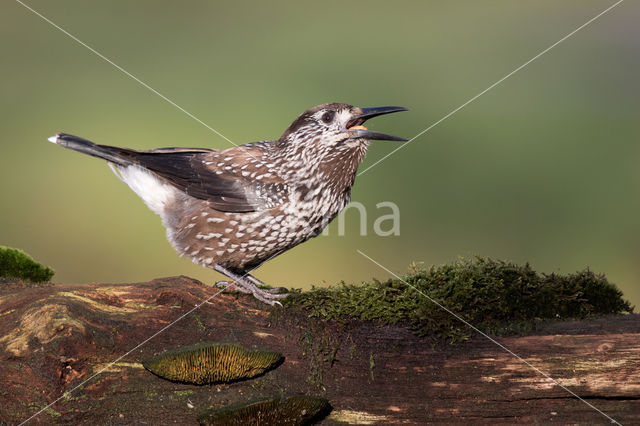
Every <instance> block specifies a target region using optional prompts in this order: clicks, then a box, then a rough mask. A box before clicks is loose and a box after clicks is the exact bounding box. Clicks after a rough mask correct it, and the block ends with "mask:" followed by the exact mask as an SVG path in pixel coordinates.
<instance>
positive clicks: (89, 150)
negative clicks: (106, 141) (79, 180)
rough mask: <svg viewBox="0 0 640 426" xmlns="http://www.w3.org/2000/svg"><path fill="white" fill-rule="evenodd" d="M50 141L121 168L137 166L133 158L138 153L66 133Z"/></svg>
mask: <svg viewBox="0 0 640 426" xmlns="http://www.w3.org/2000/svg"><path fill="white" fill-rule="evenodd" d="M49 141H50V142H53V143H55V144H58V145H60V146H63V147H65V148H69V149H72V150H74V151H78V152H81V153H83V154H87V155H91V156H93V157H98V158H102V159H104V160H107V161H109V162H111V163H114V164H117V165H119V166H130V165H132V164H135V161H133V158H134V157H135V153H136V151H133V150H130V149H126V148H118V147H115V146H108V145H98V144H96V143H93V142H91V141H88V140H86V139H83V138H80V137H78V136H73V135H68V134H66V133H58V134H57V135H55V136H51V137H50V138H49Z"/></svg>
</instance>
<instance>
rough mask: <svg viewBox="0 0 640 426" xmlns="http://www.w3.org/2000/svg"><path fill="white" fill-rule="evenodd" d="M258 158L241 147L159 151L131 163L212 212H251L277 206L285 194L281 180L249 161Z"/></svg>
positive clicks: (251, 151) (142, 156) (250, 151)
mask: <svg viewBox="0 0 640 426" xmlns="http://www.w3.org/2000/svg"><path fill="white" fill-rule="evenodd" d="M261 156H262V152H259V151H258V150H256V149H255V148H251V147H247V148H245V147H244V146H240V147H237V148H232V149H229V150H225V151H202V150H197V151H193V150H184V149H177V150H175V151H174V150H170V149H162V150H153V151H149V152H139V153H137V155H135V156H134V157H135V160H134V161H135V162H136V163H137V164H139V165H141V166H143V167H144V168H146V169H148V170H151V171H153V172H154V173H156V174H157V175H159V176H161V177H163V178H164V179H165V180H167V181H168V182H169V183H171V184H172V185H174V186H176V187H177V188H179V189H181V190H182V191H184V192H186V193H187V194H189V195H191V196H192V197H195V198H199V199H202V200H206V201H208V202H209V204H210V205H211V207H212V208H213V209H216V210H219V211H223V212H252V211H256V210H260V209H263V208H270V207H273V206H275V205H277V204H280V203H281V202H282V201H284V196H286V192H287V187H286V185H285V184H284V182H283V181H282V179H280V178H279V177H278V176H276V175H274V174H273V173H267V171H266V166H265V165H263V164H262V163H261V162H259V161H257V162H253V163H252V162H251V160H254V159H256V158H260V157H261ZM226 158H231V159H230V160H227V161H225V159H226ZM245 165H246V167H245V168H244V169H242V167H243V166H245ZM247 170H252V171H251V173H249V172H247ZM243 172H244V175H243ZM254 172H255V173H256V174H253V173H254ZM252 174H253V176H252ZM265 174H268V176H266V175H265ZM255 176H262V178H261V179H260V180H256V179H255Z"/></svg>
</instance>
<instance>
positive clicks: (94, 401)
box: [0, 277, 640, 424]
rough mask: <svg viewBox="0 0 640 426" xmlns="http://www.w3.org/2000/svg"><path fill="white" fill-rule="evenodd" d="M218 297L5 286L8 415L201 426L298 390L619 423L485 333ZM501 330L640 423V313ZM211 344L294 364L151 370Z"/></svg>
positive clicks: (373, 418) (1, 311)
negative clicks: (212, 378) (181, 379)
mask: <svg viewBox="0 0 640 426" xmlns="http://www.w3.org/2000/svg"><path fill="white" fill-rule="evenodd" d="M218 292H219V290H218V289H215V288H212V287H210V286H205V285H203V284H202V283H200V282H198V281H196V280H193V279H191V278H187V277H172V278H163V279H157V280H153V281H151V282H147V283H135V284H80V285H72V284H50V285H45V286H28V285H24V284H22V283H3V284H2V287H1V288H0V351H1V352H0V354H1V356H2V361H3V362H2V366H3V368H2V370H1V372H0V382H1V383H2V386H1V387H0V421H1V422H4V423H8V424H18V423H20V422H22V421H24V420H27V419H29V418H30V417H31V416H33V415H34V414H36V413H37V412H39V411H40V410H41V409H42V408H44V407H45V406H47V405H48V404H50V403H51V402H53V401H56V400H57V399H58V398H60V397H62V398H61V399H60V400H59V401H57V402H56V403H55V404H53V405H52V406H51V407H50V408H47V409H46V410H44V411H43V412H41V413H39V414H38V415H37V416H36V417H33V418H32V419H31V420H30V423H31V424H51V423H56V424H105V423H113V424H132V423H134V424H169V423H178V424H195V423H196V418H197V417H198V415H199V414H201V413H202V412H204V411H205V410H207V409H208V408H211V407H222V406H225V405H228V404H233V403H238V402H242V401H248V400H253V399H257V398H263V397H269V396H276V395H296V394H307V395H317V396H324V397H326V398H327V399H329V400H330V401H331V404H332V406H333V411H332V413H331V414H330V415H329V417H327V418H326V419H325V420H324V421H323V424H340V423H353V424H375V423H379V424H424V423H447V424H450V423H469V422H473V423H492V424H495V423H498V424H513V423H516V422H518V423H520V422H534V423H547V422H553V423H560V424H566V423H571V424H575V423H604V422H607V421H608V419H607V418H606V417H605V416H603V415H602V414H601V413H599V412H597V411H596V410H595V409H594V408H592V407H590V406H589V405H587V404H586V403H585V402H583V401H580V400H579V399H577V398H575V397H574V396H572V395H571V394H570V393H568V392H567V391H566V390H564V389H562V388H561V387H559V386H557V385H556V384H554V383H553V382H552V381H551V380H549V379H548V378H545V377H544V376H542V375H540V374H539V373H537V372H536V371H534V370H533V369H532V368H531V367H529V366H527V365H525V364H524V363H523V362H522V361H521V360H518V359H516V358H515V357H514V356H513V355H511V354H509V353H507V352H506V351H504V350H503V349H501V348H499V347H498V346H497V345H496V344H495V343H493V342H491V341H489V340H488V339H486V338H484V337H482V336H476V337H474V338H472V339H471V340H470V341H467V342H464V343H460V344H457V345H453V346H452V345H448V344H445V343H438V342H436V341H434V340H432V339H429V338H419V337H416V336H414V335H413V334H412V333H411V332H410V331H408V330H407V329H406V328H404V327H402V326H383V327H381V326H379V325H378V324H376V323H373V322H352V323H349V324H346V325H345V324H342V325H340V324H335V323H325V322H321V321H318V320H317V319H308V318H306V317H305V316H304V315H291V314H290V313H289V312H288V311H287V309H286V308H285V309H283V308H273V309H271V308H267V307H266V306H265V305H263V304H261V303H260V302H257V301H255V300H254V299H252V298H250V297H247V296H244V295H234V294H226V293H223V294H217V293H218ZM208 298H211V299H210V300H208V301H207V299H208ZM425 303H430V302H428V301H425ZM199 304H202V305H201V306H200V307H199V308H197V309H196V310H194V311H193V312H190V311H191V310H192V309H193V308H194V307H195V306H196V305H199ZM178 319H180V320H179V321H178V322H176V323H173V321H175V320H178ZM172 323H173V324H172ZM164 327H168V328H166V329H165V330H164V331H163V332H161V333H159V334H157V335H156V333H157V332H158V331H160V330H162V329H163V328H164ZM496 340H497V341H498V342H500V343H501V344H503V345H505V346H506V347H508V348H509V349H510V350H512V351H513V352H514V353H516V354H518V355H519V356H521V357H522V358H523V359H525V360H526V361H527V362H529V363H531V364H532V365H533V366H535V367H536V368H539V369H540V370H542V371H544V372H545V373H547V374H549V375H550V376H551V377H553V378H554V379H556V380H557V381H558V382H559V383H561V384H562V385H564V386H566V387H567V388H568V389H570V390H571V391H573V392H575V393H576V394H578V395H580V397H581V398H583V399H584V400H585V401H586V402H588V403H589V404H592V405H593V406H594V407H596V408H597V409H599V410H602V412H604V413H606V414H607V415H608V416H611V417H612V418H613V419H615V420H616V421H618V422H620V423H622V424H633V423H636V424H637V423H640V316H639V315H637V314H632V315H621V316H614V317H608V318H600V319H593V320H583V321H564V322H552V323H547V324H545V325H543V326H542V327H540V329H539V330H538V331H537V332H536V335H530V336H524V337H521V336H510V337H500V338H496ZM200 341H213V342H232V343H238V344H240V345H242V346H244V347H246V348H262V349H270V350H276V351H279V352H282V353H283V354H284V356H285V361H284V363H283V364H282V365H281V366H279V367H278V368H277V369H276V370H274V371H271V372H268V373H266V374H265V375H263V376H261V377H259V378H256V379H253V380H249V381H242V382H236V383H232V384H218V385H204V386H196V385H188V384H183V383H173V382H169V381H165V380H163V379H160V378H158V377H157V376H155V375H153V374H151V373H150V372H148V371H146V370H145V369H144V368H143V367H142V365H141V364H140V361H141V360H143V359H145V358H148V357H150V356H153V355H155V354H158V353H161V352H163V351H165V350H167V349H173V348H176V347H180V346H185V345H190V344H193V343H197V342H200ZM143 342H145V343H144V344H142V345H140V344H141V343H143ZM124 354H127V355H126V356H124V357H123V355H124ZM114 361H115V363H114Z"/></svg>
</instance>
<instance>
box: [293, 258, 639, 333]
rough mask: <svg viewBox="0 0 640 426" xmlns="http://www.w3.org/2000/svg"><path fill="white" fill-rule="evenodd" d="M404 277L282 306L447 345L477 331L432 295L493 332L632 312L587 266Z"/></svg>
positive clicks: (462, 266) (481, 264)
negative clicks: (389, 327)
mask: <svg viewBox="0 0 640 426" xmlns="http://www.w3.org/2000/svg"><path fill="white" fill-rule="evenodd" d="M403 280H404V281H403ZM403 280H399V279H389V280H387V281H384V282H379V281H374V282H372V283H364V284H362V285H359V286H356V285H346V284H344V283H342V284H341V285H339V286H337V287H332V288H314V289H313V290H312V291H309V292H301V293H296V294H295V295H293V297H290V298H289V299H286V300H285V301H284V302H283V303H285V304H286V305H288V306H289V307H290V308H292V309H296V308H298V309H300V310H301V311H302V312H304V313H305V314H306V315H308V316H309V317H314V318H324V319H328V320H338V321H348V320H352V319H360V320H376V321H380V322H381V323H383V324H397V323H402V324H408V326H409V327H410V328H411V329H412V330H413V331H414V332H415V333H416V334H417V335H419V336H425V335H435V336H439V337H444V338H446V339H448V340H450V341H458V340H464V339H467V338H468V337H469V336H470V335H471V333H472V331H471V330H470V329H469V328H468V327H467V326H465V325H464V324H463V323H462V322H460V321H459V320H457V319H456V318H455V317H454V316H453V315H451V314H450V313H448V312H446V311H444V310H443V309H442V308H440V307H438V306H437V305H436V304H435V303H433V302H432V301H430V300H429V298H431V299H433V300H435V301H437V302H438V303H440V304H442V305H443V306H445V307H447V308H448V309H449V310H451V311H452V312H454V313H456V314H457V315H459V316H461V317H462V318H464V319H465V320H466V321H468V322H469V323H471V324H473V325H474V326H475V327H478V328H479V329H481V330H483V331H485V332H490V333H494V334H508V333H514V332H515V333H520V332H527V331H529V330H531V329H532V328H533V327H534V326H535V324H536V322H537V321H540V320H544V319H553V318H561V319H568V318H588V317H595V316H602V315H610V314H620V313H630V312H633V307H632V306H631V305H630V304H629V302H628V301H626V300H624V299H623V297H622V292H621V291H620V290H618V288H617V287H616V286H615V285H614V284H612V283H610V282H609V281H608V280H607V279H606V278H605V277H604V275H597V274H594V273H593V272H592V271H590V270H588V269H587V270H584V271H580V272H576V273H574V274H567V275H561V274H540V273H537V272H536V271H534V270H533V269H532V268H531V266H530V265H529V264H526V265H516V264H513V263H511V262H504V261H499V260H493V259H488V258H481V257H477V258H474V259H472V260H465V259H461V260H459V261H457V262H455V263H453V264H447V265H443V266H437V267H435V266H434V267H431V268H430V269H428V270H425V269H422V268H419V267H417V266H416V265H412V267H411V272H410V273H408V274H407V275H406V276H404V277H403ZM407 284H409V285H407ZM412 287H413V288H412ZM420 293H422V294H420Z"/></svg>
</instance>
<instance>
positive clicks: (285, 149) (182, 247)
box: [48, 103, 408, 305]
mask: <svg viewBox="0 0 640 426" xmlns="http://www.w3.org/2000/svg"><path fill="white" fill-rule="evenodd" d="M407 110H408V109H407V108H404V107H397V106H385V107H365V108H359V107H355V106H353V105H349V104H345V103H327V104H322V105H318V106H316V107H313V108H311V109H309V110H307V111H305V112H303V113H302V114H300V115H299V116H298V117H297V118H296V119H295V120H294V121H293V123H292V124H291V125H290V126H289V127H288V128H287V129H286V130H285V132H284V133H283V134H282V136H280V138H278V139H277V140H265V141H259V142H251V143H246V144H243V145H236V146H233V147H231V148H228V149H224V150H218V149H208V148H156V149H151V150H144V151H139V150H134V149H129V148H119V147H116V146H109V145H100V144H96V143H94V142H91V141H89V140H87V139H83V138H80V137H78V136H73V135H70V134H66V133H57V134H56V135H55V136H52V137H50V138H49V139H48V140H49V141H50V142H53V143H55V144H57V145H60V146H62V147H64V148H68V149H71V150H74V151H78V152H80V153H83V154H88V155H91V156H94V157H98V158H101V159H103V160H106V161H107V162H108V164H109V167H111V169H112V170H113V172H114V173H115V174H116V176H118V178H119V179H120V180H121V181H123V182H124V183H126V184H127V185H128V186H129V187H130V188H131V189H132V190H133V191H134V192H135V193H136V194H137V195H138V196H139V197H140V198H141V199H142V200H143V201H144V202H145V203H146V205H147V206H148V207H149V208H150V209H151V210H152V211H153V212H154V213H156V214H157V215H158V216H160V218H161V220H162V223H163V225H164V226H165V228H166V231H167V239H168V240H169V242H170V243H171V245H172V246H173V247H174V248H175V249H176V251H177V252H178V254H179V255H180V256H184V257H187V258H190V259H191V260H192V261H193V262H195V263H197V264H200V265H202V266H205V267H208V268H211V269H213V270H214V271H217V272H219V273H221V274H223V275H225V276H226V277H227V278H228V279H229V280H230V281H220V282H218V283H216V284H218V285H219V286H221V287H222V288H224V289H233V288H235V289H236V290H238V291H241V292H244V293H248V294H252V295H253V296H254V297H255V298H256V299H258V300H260V301H262V302H264V303H267V304H269V305H276V304H277V305H281V303H280V302H279V300H281V299H283V298H284V297H286V296H287V295H288V293H286V289H285V290H284V291H283V289H282V288H268V286H266V285H265V284H264V283H263V282H262V281H260V280H259V279H258V278H256V277H254V276H253V275H252V274H251V273H250V272H251V271H253V270H254V269H256V268H257V267H259V266H260V265H262V264H263V263H264V262H266V261H268V260H270V259H272V258H274V257H276V256H278V255H279V254H281V253H283V252H285V251H287V250H289V249H291V248H293V247H295V246H297V245H298V244H301V243H303V242H305V241H307V240H309V239H310V238H313V237H316V236H317V235H319V234H320V233H321V232H322V230H323V229H324V228H325V227H326V226H327V225H328V224H329V222H331V220H333V219H334V218H335V217H336V216H337V215H338V213H340V211H341V210H343V209H344V208H345V207H346V206H347V204H348V203H349V201H350V198H351V187H352V186H353V183H354V180H355V177H356V172H357V169H358V166H359V164H360V163H361V162H362V160H363V159H364V157H365V154H366V151H367V148H368V147H369V145H370V142H371V141H372V140H387V141H399V142H406V141H407V139H404V138H401V137H397V136H392V135H388V134H385V133H380V132H376V131H372V130H369V129H367V128H366V127H365V126H363V124H364V123H365V121H367V120H368V119H371V118H373V117H377V116H380V115H384V114H390V113H395V112H400V111H407ZM265 287H267V288H265Z"/></svg>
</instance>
